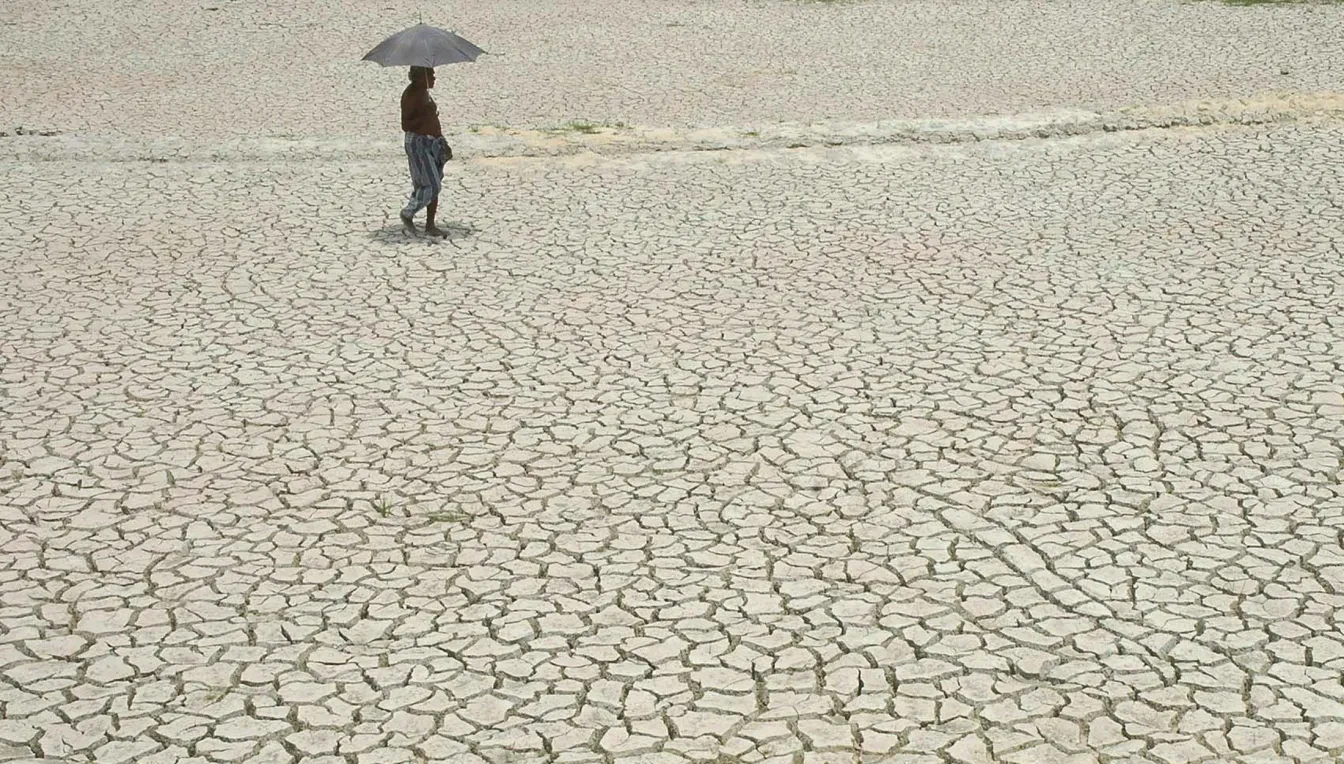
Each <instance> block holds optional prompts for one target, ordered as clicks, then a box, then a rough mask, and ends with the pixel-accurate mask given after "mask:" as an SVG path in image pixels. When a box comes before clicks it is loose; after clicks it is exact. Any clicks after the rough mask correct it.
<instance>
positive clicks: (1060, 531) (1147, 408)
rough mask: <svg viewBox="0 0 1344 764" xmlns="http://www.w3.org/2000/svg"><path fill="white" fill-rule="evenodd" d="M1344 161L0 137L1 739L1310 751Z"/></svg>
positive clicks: (1314, 152)
mask: <svg viewBox="0 0 1344 764" xmlns="http://www.w3.org/2000/svg"><path fill="white" fill-rule="evenodd" d="M1340 145H1344V124H1341V123H1340V122H1339V121H1329V120H1326V121H1320V122H1316V123H1302V124H1288V125H1277V126H1263V127H1255V128H1244V127H1212V128H1204V129H1178V130H1151V131H1142V132H1134V133H1125V134H1117V135H1099V136H1096V137H1083V138H1074V139H1067V140H1043V141H1025V142H1011V143H1010V142H1002V143H996V142H984V143H979V144H973V145H969V146H949V147H936V148H927V147H925V148H901V147H886V148H867V149H861V148H846V149H831V150H826V149H819V150H799V151H792V152H790V151H761V152H698V153H676V152H673V153H668V154H665V155H657V156H628V157H612V158H604V159H595V158H586V159H585V158H578V159H568V160H564V159H554V158H551V159H510V160H490V159H481V160H476V161H474V162H472V163H470V164H466V165H456V166H453V167H450V178H449V183H448V191H447V192H446V193H447V194H448V198H449V199H451V203H450V204H451V216H450V218H451V219H453V220H454V221H455V222H457V223H458V224H459V225H460V226H462V227H460V228H459V229H458V230H457V231H456V232H455V235H454V238H453V239H451V240H449V241H447V242H443V243H439V244H433V243H430V242H429V241H428V240H416V239H408V238H403V237H402V235H401V234H400V233H398V232H396V231H395V219H394V218H391V215H392V212H391V211H390V210H391V208H392V207H393V206H395V204H396V200H398V199H399V198H400V195H401V193H402V186H403V181H402V179H401V177H400V176H399V173H398V172H396V171H394V169H399V168H389V167H388V163H387V162H367V161H366V162H359V163H346V162H302V163H289V164H286V163H268V164H249V163H244V162H236V163H228V162H217V163H209V164H204V163H202V164H190V163H159V164H146V163H139V162H121V163H117V162H106V163H65V164H62V163H60V162H56V163H33V164H16V165H12V166H11V167H10V168H9V169H8V171H7V172H6V173H5V175H4V180H3V186H0V195H2V197H3V199H4V204H3V205H0V241H3V242H4V245H3V250H0V254H2V256H3V259H0V269H2V270H3V279H0V305H3V306H4V308H3V313H2V314H0V318H2V319H3V321H2V322H0V341H2V342H3V346H2V347H3V351H4V367H3V376H0V384H3V388H0V391H2V392H3V397H0V406H2V407H3V408H2V410H3V418H2V419H0V422H2V425H0V442H3V444H4V445H3V452H0V456H2V462H3V463H2V464H0V481H3V482H0V487H2V490H3V502H2V503H0V512H2V513H3V514H0V534H2V535H0V543H2V544H3V546H2V547H0V548H2V549H3V552H4V556H3V565H2V567H0V582H2V586H3V590H2V591H3V593H2V594H0V605H2V606H3V607H0V708H2V709H3V720H2V721H0V744H2V745H3V748H0V750H3V752H4V754H5V755H6V756H7V757H10V758H20V759H22V758H25V757H39V758H42V759H46V760H52V759H56V760H68V761H87V760H92V761H98V762H118V761H136V762H139V763H141V764H149V763H151V762H188V761H190V762H214V761H255V762H272V761H309V762H324V761H330V762H338V761H340V762H358V763H364V762H393V761H408V762H409V761H426V760H427V761H451V762H476V761H488V762H542V761H547V762H552V761H553V762H584V761H593V762H597V761H619V762H626V761H629V762H679V761H696V760H698V761H707V760H708V761H721V762H722V761H742V762H757V761H780V762H784V761H789V762H793V761H800V760H801V761H803V762H852V761H891V762H907V761H909V762H918V761H930V762H933V761H967V762H977V761H990V760H997V761H1006V762H1044V761H1158V762H1182V761H1228V760H1244V761H1255V762H1269V761H1332V760H1337V759H1338V758H1339V756H1340V755H1341V752H1342V751H1344V683H1342V682H1341V678H1342V677H1344V639H1342V638H1341V631H1340V628H1341V626H1340V624H1341V615H1344V593H1342V590H1344V545H1342V543H1341V541H1342V538H1341V531H1342V530H1344V491H1342V490H1341V481H1340V474H1341V453H1342V451H1341V449H1342V447H1344V398H1341V394H1340V379H1341V358H1342V357H1344V319H1342V318H1341V315H1340V307H1339V306H1340V304H1341V302H1342V298H1344V295H1341V289H1340V284H1341V283H1344V282H1342V281H1341V278H1342V277H1344V272H1342V271H1344V262H1342V261H1341V258H1340V247H1341V244H1344V171H1342V170H1341V167H1342V165H1341V163H1340V162H1339V161H1337V158H1338V153H1337V152H1338V150H1339V149H1338V147H1339V146H1340ZM389 161H390V160H389ZM72 187H78V188H84V189H97V193H92V194H89V195H87V196H84V197H81V196H79V195H78V194H72V192H71V191H70V189H71V188H72ZM81 203H86V204H87V205H88V206H87V210H86V211H85V212H83V214H79V215H76V214H75V213H76V208H77V206H78V205H80V204H81ZM467 224H469V226H468V225H467ZM471 229H474V230H471Z"/></svg>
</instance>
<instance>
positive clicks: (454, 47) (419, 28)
mask: <svg viewBox="0 0 1344 764" xmlns="http://www.w3.org/2000/svg"><path fill="white" fill-rule="evenodd" d="M482 53H485V51H483V50H481V49H480V48H478V47H476V46H475V45H473V44H472V43H470V42H467V41H466V40H464V39H462V38H461V37H458V36H457V35H455V34H453V33H452V32H448V31H445V30H442V29H439V28H438V27H432V26H430V25H428V24H416V25H415V26H413V27H409V28H407V29H403V30H401V31H400V32H397V33H396V34H394V35H392V36H391V37H389V38H387V39H386V40H383V41H382V42H380V43H378V45H377V46H376V47H375V48H374V49H373V50H371V51H369V52H368V53H366V54H365V55H364V58H363V60H364V61H372V62H374V63H375V64H380V65H382V66H425V67H429V68H431V69H433V68H434V67H436V66H442V65H444V64H460V63H463V62H468V61H475V60H476V57H477V56H479V55H481V54H482Z"/></svg>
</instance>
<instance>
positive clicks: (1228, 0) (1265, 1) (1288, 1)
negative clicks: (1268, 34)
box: [1219, 0, 1344, 5]
mask: <svg viewBox="0 0 1344 764" xmlns="http://www.w3.org/2000/svg"><path fill="white" fill-rule="evenodd" d="M1219 2H1221V3H1222V4H1223V5H1332V4H1338V3H1344V0H1219Z"/></svg>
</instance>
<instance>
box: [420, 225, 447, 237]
mask: <svg viewBox="0 0 1344 764" xmlns="http://www.w3.org/2000/svg"><path fill="white" fill-rule="evenodd" d="M425 234H426V235H428V236H438V237H440V238H444V239H446V238H448V234H447V233H445V232H444V231H443V229H441V228H439V227H438V226H436V225H434V224H433V223H430V224H429V225H427V226H425Z"/></svg>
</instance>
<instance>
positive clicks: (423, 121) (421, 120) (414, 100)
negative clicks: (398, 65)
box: [401, 83, 443, 137]
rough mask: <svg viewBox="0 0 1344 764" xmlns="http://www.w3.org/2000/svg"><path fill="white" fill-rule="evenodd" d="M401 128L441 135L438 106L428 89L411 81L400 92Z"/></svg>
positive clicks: (424, 133) (407, 130) (418, 132)
mask: <svg viewBox="0 0 1344 764" xmlns="http://www.w3.org/2000/svg"><path fill="white" fill-rule="evenodd" d="M401 129H402V130H403V131H405V132H408V133H416V134H418V135H429V136H434V137H441V136H442V135H443V127H442V126H441V125H440V124H439V107H438V105H437V104H435V103H434V99H433V98H430V97H429V90H427V89H426V88H424V87H420V86H417V85H416V84H414V83H412V84H411V85H408V86H407V87H406V90H404V91H403V92H402V94H401Z"/></svg>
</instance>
